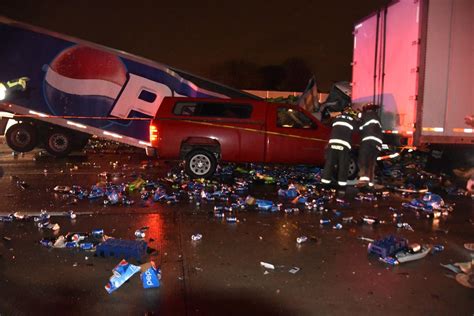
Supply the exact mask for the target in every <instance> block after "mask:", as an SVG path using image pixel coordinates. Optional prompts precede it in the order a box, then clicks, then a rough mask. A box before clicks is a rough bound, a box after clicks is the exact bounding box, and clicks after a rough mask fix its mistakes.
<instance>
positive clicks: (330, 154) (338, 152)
mask: <svg viewBox="0 0 474 316" xmlns="http://www.w3.org/2000/svg"><path fill="white" fill-rule="evenodd" d="M349 160H350V159H349V149H348V148H346V147H345V146H342V145H334V144H330V145H329V146H328V148H327V149H326V162H325V164H324V170H323V176H322V178H321V182H322V183H323V184H330V183H331V182H332V180H333V178H334V174H335V169H336V168H337V184H338V185H340V186H344V187H345V186H346V185H347V174H348V172H349Z"/></svg>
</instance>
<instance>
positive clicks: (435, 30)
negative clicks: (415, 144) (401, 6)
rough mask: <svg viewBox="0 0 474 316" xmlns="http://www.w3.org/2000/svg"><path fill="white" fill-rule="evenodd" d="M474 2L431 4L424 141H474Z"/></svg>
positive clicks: (438, 1) (433, 1)
mask: <svg viewBox="0 0 474 316" xmlns="http://www.w3.org/2000/svg"><path fill="white" fill-rule="evenodd" d="M473 34H474V1H472V0H449V1H448V0H431V1H430V2H429V6H428V20H427V35H426V59H425V71H424V85H423V87H421V88H422V90H421V94H422V95H423V99H422V101H423V108H422V109H421V110H422V111H420V112H421V113H420V118H421V120H420V121H419V124H418V125H419V126H421V137H420V140H419V141H420V142H431V143H473V142H474V133H473V129H472V127H470V126H467V125H466V124H465V122H464V117H465V116H467V115H472V114H474V99H473V91H474V53H473V52H474V39H473Z"/></svg>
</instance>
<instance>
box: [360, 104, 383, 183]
mask: <svg viewBox="0 0 474 316" xmlns="http://www.w3.org/2000/svg"><path fill="white" fill-rule="evenodd" d="M378 109H379V106H378V105H377V104H372V103H368V104H366V105H365V106H364V107H363V108H362V112H361V113H360V114H359V117H360V120H361V122H360V127H359V129H360V136H361V143H360V148H359V159H358V166H359V181H358V185H357V186H359V187H367V185H368V186H369V188H372V187H373V186H374V170H375V163H376V161H377V156H378V154H379V152H380V151H381V150H382V125H381V124H380V118H379V114H378Z"/></svg>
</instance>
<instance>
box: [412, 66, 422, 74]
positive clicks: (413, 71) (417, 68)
mask: <svg viewBox="0 0 474 316" xmlns="http://www.w3.org/2000/svg"><path fill="white" fill-rule="evenodd" d="M410 72H411V73H412V74H413V73H418V72H420V67H415V68H412V69H411V70H410Z"/></svg>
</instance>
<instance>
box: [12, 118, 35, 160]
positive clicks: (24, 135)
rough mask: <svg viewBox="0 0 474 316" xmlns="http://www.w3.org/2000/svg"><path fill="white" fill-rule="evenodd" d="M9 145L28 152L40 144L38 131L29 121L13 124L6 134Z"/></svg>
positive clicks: (16, 149)
mask: <svg viewBox="0 0 474 316" xmlns="http://www.w3.org/2000/svg"><path fill="white" fill-rule="evenodd" d="M5 139H6V141H7V144H8V146H9V147H10V148H11V149H13V150H14V151H17V152H22V153H23V152H28V151H31V150H33V149H34V148H35V147H36V145H37V144H38V132H37V130H36V128H35V127H34V126H33V125H31V124H29V123H19V124H15V125H13V126H11V127H10V128H9V129H8V130H7V133H6V135H5Z"/></svg>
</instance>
